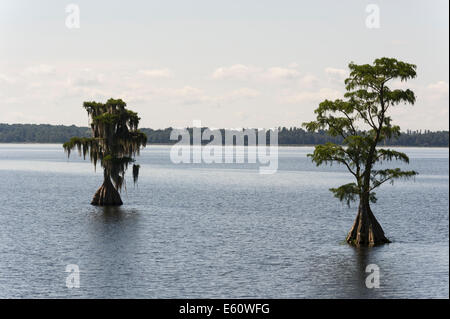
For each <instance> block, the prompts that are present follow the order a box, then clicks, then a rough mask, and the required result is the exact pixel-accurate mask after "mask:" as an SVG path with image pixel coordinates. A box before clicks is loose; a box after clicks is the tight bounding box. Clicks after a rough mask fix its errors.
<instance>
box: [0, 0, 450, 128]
mask: <svg viewBox="0 0 450 319" xmlns="http://www.w3.org/2000/svg"><path fill="white" fill-rule="evenodd" d="M71 5H72V6H71ZM73 5H75V6H73ZM371 5H372V6H371ZM373 5H375V7H374V6H373ZM448 6H449V4H448V1H447V0H432V1H423V0H421V1H411V0H404V1H403V0H396V1H389V0H385V1H381V0H379V1H375V0H369V1H362V0H342V1H334V0H318V1H298V0H292V1H287V0H277V1H275V0H273V1H268V0H226V1H224V0H222V1H215V0H192V1H175V0H166V1H137V0H128V1H115V0H108V1H103V0H95V1H94V0H89V1H87V0H86V1H84V0H83V1H82V0H72V1H62V0H40V1H35V0H28V1H26V0H1V1H0V123H36V124H41V123H49V124H64V125H72V124H75V125H83V126H86V125H87V124H88V117H87V114H86V112H85V110H84V109H83V108H82V103H83V101H92V100H94V101H99V102H104V101H106V100H107V99H109V98H111V97H113V98H122V99H123V100H124V101H125V102H126V103H127V105H128V107H129V108H131V109H132V110H134V111H137V112H138V113H139V115H140V116H141V118H142V119H141V126H142V127H151V128H165V127H186V126H192V123H193V121H201V124H202V125H204V126H209V127H214V128H217V127H223V128H240V127H254V128H262V127H265V128H269V127H278V126H287V127H290V126H297V127H299V126H300V125H301V123H303V122H306V121H310V120H313V119H314V109H315V108H317V106H318V104H319V103H320V102H321V101H323V100H324V99H335V98H340V97H342V96H343V94H344V93H345V88H344V84H343V81H344V79H345V77H346V76H347V74H348V73H347V66H348V64H349V63H350V62H352V61H353V62H355V63H358V64H363V63H371V62H373V60H374V59H376V58H379V57H385V56H386V57H394V58H397V59H400V60H402V61H405V62H408V63H413V64H416V65H417V73H418V76H417V78H416V79H413V80H411V81H409V82H408V83H399V82H395V83H392V86H393V87H402V88H410V89H412V90H413V91H414V92H415V93H416V95H417V102H416V104H415V105H413V106H411V105H399V106H397V107H396V108H395V109H393V110H392V113H391V114H392V118H393V120H394V123H395V124H398V125H400V126H401V128H402V129H403V130H406V129H413V130H416V129H422V130H423V129H429V130H448V129H449V114H448V110H449V16H448V14H449V13H448V12H449V8H448ZM74 8H75V9H74ZM374 8H375V9H374ZM66 9H67V12H66ZM77 17H78V19H77Z"/></svg>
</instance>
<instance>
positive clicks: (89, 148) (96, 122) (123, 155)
mask: <svg viewBox="0 0 450 319" xmlns="http://www.w3.org/2000/svg"><path fill="white" fill-rule="evenodd" d="M83 107H84V108H85V109H86V111H87V112H88V114H89V116H90V118H91V131H92V137H73V138H71V139H70V140H69V141H68V142H66V143H64V144H63V147H64V150H65V151H66V152H67V154H68V156H70V152H71V150H73V149H75V148H76V149H77V150H78V153H79V154H80V155H83V158H86V155H87V154H89V156H90V160H91V162H92V163H93V164H94V166H95V167H96V166H97V163H100V165H101V166H102V167H103V169H104V175H105V178H111V179H112V181H113V183H114V185H115V187H116V188H117V189H119V190H120V189H121V188H122V186H123V183H124V180H125V179H124V176H125V171H126V170H127V168H128V165H129V164H130V163H133V162H134V161H135V160H134V157H135V156H137V155H139V152H140V148H141V147H145V145H146V143H147V136H146V135H145V134H144V133H142V132H141V131H139V130H138V129H137V128H138V125H139V120H140V118H139V117H138V115H137V113H135V112H133V111H130V110H127V109H126V103H125V102H124V101H122V100H120V99H119V100H114V99H109V100H108V101H107V102H106V103H104V104H103V103H98V102H84V103H83ZM135 166H136V165H134V166H133V180H134V182H135V183H136V182H137V178H138V173H139V170H137V171H136V170H135V168H134V167H135ZM136 172H137V173H136Z"/></svg>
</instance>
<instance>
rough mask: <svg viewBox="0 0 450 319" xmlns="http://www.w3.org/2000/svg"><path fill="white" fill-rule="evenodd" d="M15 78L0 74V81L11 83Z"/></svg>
mask: <svg viewBox="0 0 450 319" xmlns="http://www.w3.org/2000/svg"><path fill="white" fill-rule="evenodd" d="M15 82H16V79H14V78H13V77H10V76H8V75H6V74H0V83H6V84H12V83H15Z"/></svg>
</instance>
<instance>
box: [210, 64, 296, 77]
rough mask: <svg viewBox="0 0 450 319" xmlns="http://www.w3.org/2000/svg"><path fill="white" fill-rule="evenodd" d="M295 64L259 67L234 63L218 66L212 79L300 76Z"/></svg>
mask: <svg viewBox="0 0 450 319" xmlns="http://www.w3.org/2000/svg"><path fill="white" fill-rule="evenodd" d="M296 67H297V65H291V66H290V67H287V68H286V67H278V66H274V67H270V68H266V69H264V68H261V67H255V66H247V65H243V64H235V65H232V66H230V67H220V68H218V69H216V70H215V71H214V72H213V74H212V78H213V79H237V80H248V79H253V80H279V79H284V80H291V79H296V78H298V77H299V76H300V72H298V71H297V70H296Z"/></svg>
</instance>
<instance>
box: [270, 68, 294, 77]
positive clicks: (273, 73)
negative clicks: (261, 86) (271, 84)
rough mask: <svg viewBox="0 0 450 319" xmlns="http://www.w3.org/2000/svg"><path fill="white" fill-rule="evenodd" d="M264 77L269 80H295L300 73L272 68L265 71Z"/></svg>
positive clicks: (289, 69)
mask: <svg viewBox="0 0 450 319" xmlns="http://www.w3.org/2000/svg"><path fill="white" fill-rule="evenodd" d="M264 76H265V77H267V78H270V79H295V78H298V77H299V76H300V73H299V72H298V71H297V70H295V69H292V68H280V67H272V68H269V69H267V71H266V72H265V73H264Z"/></svg>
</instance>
